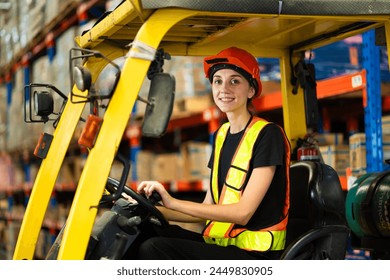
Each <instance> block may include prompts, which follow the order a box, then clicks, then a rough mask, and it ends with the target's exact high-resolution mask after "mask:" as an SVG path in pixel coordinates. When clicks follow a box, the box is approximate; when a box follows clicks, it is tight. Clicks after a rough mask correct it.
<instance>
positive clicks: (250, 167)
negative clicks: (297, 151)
mask: <svg viewBox="0 0 390 280" xmlns="http://www.w3.org/2000/svg"><path fill="white" fill-rule="evenodd" d="M204 70H205V75H206V77H207V78H209V80H210V82H211V85H212V93H213V98H214V102H215V104H216V105H217V106H218V108H219V109H220V110H221V111H222V112H223V113H225V114H226V117H227V119H228V122H227V123H225V124H223V125H222V126H221V127H220V128H219V129H218V130H217V131H216V132H215V135H214V143H213V152H212V155H211V158H210V162H209V167H210V168H211V186H210V188H209V189H208V191H207V193H206V196H205V199H204V201H203V203H196V202H191V201H184V200H179V199H175V198H173V197H172V196H170V194H169V193H168V192H167V191H166V190H165V189H164V187H163V186H162V185H161V184H160V183H159V182H155V181H145V182H141V183H140V184H139V186H138V191H139V192H140V193H145V194H146V195H147V196H149V195H151V193H152V192H153V191H157V192H158V193H159V194H160V195H161V198H162V203H163V205H164V207H162V209H161V211H162V213H163V214H164V216H165V217H166V218H167V219H168V220H171V221H180V222H192V223H194V222H201V223H203V225H205V224H206V226H205V227H204V230H203V232H202V234H199V235H197V234H196V233H190V232H186V231H185V230H184V229H181V230H173V233H172V232H170V233H168V234H167V233H165V234H164V233H163V234H161V235H160V236H157V237H152V238H149V239H148V240H146V241H145V242H143V243H142V244H141V246H140V250H139V258H141V259H275V258H278V257H279V256H280V253H281V252H282V250H283V249H284V244H285V234H286V231H285V230H286V224H287V213H288V207H289V175H288V170H289V168H288V167H289V160H290V146H289V143H288V141H287V138H286V137H285V134H284V132H283V130H282V129H281V128H280V127H279V126H277V125H276V124H273V123H268V122H267V121H265V120H263V119H260V118H258V117H256V116H254V115H253V114H252V113H251V111H250V110H249V106H250V104H251V100H252V99H253V98H255V97H256V96H258V95H260V93H261V81H260V73H259V67H258V63H257V60H256V59H255V58H254V57H253V56H252V55H251V54H250V53H248V52H247V51H245V50H243V49H239V48H236V47H231V48H228V49H225V50H223V51H221V52H220V53H218V54H217V55H215V56H210V57H206V58H205V60H204Z"/></svg>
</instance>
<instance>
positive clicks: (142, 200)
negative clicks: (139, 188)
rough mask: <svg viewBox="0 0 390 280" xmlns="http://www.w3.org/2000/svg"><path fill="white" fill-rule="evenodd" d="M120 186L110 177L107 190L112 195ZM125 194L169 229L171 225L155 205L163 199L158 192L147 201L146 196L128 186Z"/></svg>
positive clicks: (124, 189) (124, 190)
mask: <svg viewBox="0 0 390 280" xmlns="http://www.w3.org/2000/svg"><path fill="white" fill-rule="evenodd" d="M118 186H119V181H118V180H116V179H114V178H111V177H108V179H107V183H106V189H107V190H108V191H109V192H110V193H112V192H115V191H116V189H117V187H118ZM123 192H124V193H125V194H127V195H129V196H130V197H131V198H133V199H134V200H135V201H137V202H138V204H139V205H140V206H141V207H143V208H144V209H146V210H147V211H148V212H149V213H150V214H151V215H152V216H154V217H156V218H157V220H158V221H159V222H160V224H161V226H162V227H167V226H168V225H169V222H168V221H167V219H166V218H165V217H164V215H163V214H162V213H161V212H160V210H158V209H157V207H156V206H155V205H154V204H155V203H157V202H158V201H160V200H161V197H160V195H159V194H158V193H157V192H155V193H153V195H152V197H151V198H149V199H147V198H146V197H145V196H142V195H140V194H139V193H137V192H136V191H134V190H133V189H131V188H129V187H127V186H124V188H123Z"/></svg>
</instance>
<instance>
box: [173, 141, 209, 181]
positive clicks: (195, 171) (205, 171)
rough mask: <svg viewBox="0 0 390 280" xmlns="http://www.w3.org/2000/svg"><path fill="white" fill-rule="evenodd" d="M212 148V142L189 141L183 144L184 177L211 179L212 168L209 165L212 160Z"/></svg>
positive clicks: (190, 179)
mask: <svg viewBox="0 0 390 280" xmlns="http://www.w3.org/2000/svg"><path fill="white" fill-rule="evenodd" d="M211 149H212V147H211V144H210V143H206V142H196V141H189V142H186V143H184V144H183V145H182V147H181V153H182V155H183V160H184V177H183V179H185V180H188V181H197V180H207V179H210V169H209V168H208V167H207V165H208V162H209V160H210V155H211Z"/></svg>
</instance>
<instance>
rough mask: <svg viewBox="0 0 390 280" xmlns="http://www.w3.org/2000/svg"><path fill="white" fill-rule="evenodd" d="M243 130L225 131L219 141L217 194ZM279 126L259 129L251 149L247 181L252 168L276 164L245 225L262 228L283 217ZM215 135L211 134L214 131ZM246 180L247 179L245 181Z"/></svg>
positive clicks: (283, 180)
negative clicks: (220, 148)
mask: <svg viewBox="0 0 390 280" xmlns="http://www.w3.org/2000/svg"><path fill="white" fill-rule="evenodd" d="M244 131H245V129H244V130H243V131H241V132H239V133H235V134H231V133H230V132H228V134H227V136H226V139H225V143H224V144H223V147H222V151H221V155H220V164H219V168H220V170H219V172H218V187H219V193H221V189H222V186H223V183H224V181H225V178H226V175H227V171H228V169H229V167H230V163H231V161H232V158H233V155H234V153H235V151H236V149H237V147H238V144H239V142H240V140H241V138H242V136H243V135H244ZM283 133H284V132H282V130H281V128H280V127H278V126H277V125H276V124H273V123H269V124H267V125H266V126H265V127H264V128H263V129H262V131H261V132H260V134H259V136H258V138H257V140H256V142H255V146H254V149H253V156H252V159H251V161H250V164H249V171H248V176H247V181H248V180H249V178H250V176H251V174H252V171H253V169H254V168H257V167H263V166H273V165H275V166H276V171H275V175H274V178H273V180H272V183H271V185H270V187H269V189H268V191H267V193H266V195H265V197H264V198H263V200H262V202H261V204H260V205H259V207H258V208H257V210H256V212H255V213H254V215H253V216H252V218H251V219H250V221H249V222H248V224H247V225H245V227H247V228H249V229H251V228H254V229H255V228H263V227H268V226H271V225H274V224H276V223H278V222H279V221H280V220H281V219H282V218H283V207H284V203H285V197H286V172H285V168H286V166H285V153H286V151H285V146H284V136H283ZM214 136H215V134H214ZM213 159H214V150H213V152H212V154H211V158H210V161H209V164H208V166H209V168H212V166H213ZM245 183H247V182H245Z"/></svg>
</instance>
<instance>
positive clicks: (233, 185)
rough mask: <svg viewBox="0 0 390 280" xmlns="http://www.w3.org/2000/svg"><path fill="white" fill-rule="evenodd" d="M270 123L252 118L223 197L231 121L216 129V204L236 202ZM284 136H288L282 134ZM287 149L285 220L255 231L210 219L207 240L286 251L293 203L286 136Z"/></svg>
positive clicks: (213, 177) (213, 187)
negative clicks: (221, 174) (223, 157)
mask: <svg viewBox="0 0 390 280" xmlns="http://www.w3.org/2000/svg"><path fill="white" fill-rule="evenodd" d="M267 124H268V122H267V121H265V120H263V119H260V118H258V117H253V118H252V121H251V122H250V124H249V125H248V126H247V128H246V131H245V133H244V136H243V137H242V139H241V141H240V143H239V145H238V148H237V150H236V152H235V154H234V156H233V159H232V163H231V166H230V168H229V170H228V173H227V176H226V181H225V184H224V186H223V188H222V192H221V196H219V192H218V167H219V158H220V154H221V150H222V146H223V143H224V141H225V139H226V135H227V132H228V130H229V127H230V124H229V123H225V124H223V125H222V126H221V127H220V129H219V130H218V132H217V135H216V139H215V147H214V165H213V170H212V174H211V191H212V194H213V198H214V203H216V204H232V203H237V202H238V201H239V200H240V198H241V195H242V193H243V191H244V188H245V185H244V184H245V182H246V177H247V172H248V169H249V162H250V160H251V158H252V152H253V146H254V143H255V141H256V139H257V137H258V135H259V133H260V131H261V130H262V129H263V128H264V127H265V126H266V125H267ZM283 135H285V134H284V133H283ZM284 140H285V149H286V155H287V156H286V159H285V160H286V180H287V181H286V184H287V186H286V199H285V206H284V209H283V217H284V218H283V219H282V220H281V221H279V222H278V223H277V224H275V225H273V226H271V227H267V228H259V229H256V230H252V229H251V230H249V229H246V228H242V227H240V228H234V226H235V224H233V223H227V222H217V221H207V224H206V227H205V229H204V230H203V238H204V240H205V242H206V243H210V244H217V245H220V246H224V247H226V246H229V245H234V246H236V247H239V248H241V249H244V250H248V251H261V252H265V251H269V250H283V249H284V246H285V241H286V226H287V221H288V209H289V206H290V200H289V197H290V176H289V164H290V144H289V142H288V140H287V137H286V136H285V139H284Z"/></svg>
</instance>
